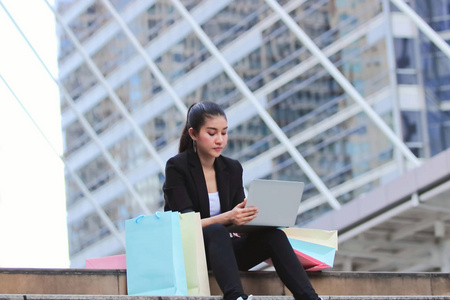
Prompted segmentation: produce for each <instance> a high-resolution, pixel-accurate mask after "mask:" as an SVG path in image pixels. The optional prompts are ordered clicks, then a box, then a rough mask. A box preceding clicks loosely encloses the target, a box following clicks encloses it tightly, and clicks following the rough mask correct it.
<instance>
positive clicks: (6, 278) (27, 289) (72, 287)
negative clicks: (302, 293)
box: [0, 269, 450, 300]
mask: <svg viewBox="0 0 450 300" xmlns="http://www.w3.org/2000/svg"><path fill="white" fill-rule="evenodd" d="M308 275H309V277H310V280H311V283H312V285H313V286H314V288H315V289H316V291H317V293H318V294H319V295H321V296H322V298H323V299H324V300H343V299H349V300H369V299H377V300H385V299H386V300H400V299H401V300H410V299H411V300H412V299H414V300H415V299H417V300H419V299H421V300H432V299H433V300H444V299H445V300H450V274H448V273H374V272H311V273H308ZM241 278H242V282H243V285H244V290H245V291H247V292H248V293H251V294H253V295H255V297H254V300H292V299H293V298H292V296H291V294H290V292H289V290H287V289H286V288H285V287H284V285H283V284H282V283H281V281H280V280H279V278H278V275H277V274H276V273H275V272H273V271H267V272H266V271H256V272H242V273H241ZM210 286H211V294H212V295H213V296H210V297H150V296H127V293H126V271H125V270H86V269H0V300H19V299H20V300H44V299H46V300H47V299H48V300H56V299H57V300H88V299H99V300H116V299H149V300H173V299H185V298H189V299H190V300H220V299H222V298H221V296H220V295H221V292H220V290H219V287H218V285H217V283H216V281H215V279H214V277H213V276H212V275H211V274H210Z"/></svg>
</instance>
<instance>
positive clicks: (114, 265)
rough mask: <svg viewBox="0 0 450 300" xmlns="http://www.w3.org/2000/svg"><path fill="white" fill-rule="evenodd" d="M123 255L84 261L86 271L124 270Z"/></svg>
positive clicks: (124, 261)
mask: <svg viewBox="0 0 450 300" xmlns="http://www.w3.org/2000/svg"><path fill="white" fill-rule="evenodd" d="M126 268H127V259H126V255H125V254H119V255H112V256H105V257H96V258H88V259H86V269H126Z"/></svg>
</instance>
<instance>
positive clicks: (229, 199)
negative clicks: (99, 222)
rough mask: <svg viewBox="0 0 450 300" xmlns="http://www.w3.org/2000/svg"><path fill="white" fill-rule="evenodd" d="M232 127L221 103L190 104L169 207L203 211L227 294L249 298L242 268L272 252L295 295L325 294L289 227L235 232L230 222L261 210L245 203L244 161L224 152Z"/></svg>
mask: <svg viewBox="0 0 450 300" xmlns="http://www.w3.org/2000/svg"><path fill="white" fill-rule="evenodd" d="M227 129H228V127H227V119H226V116H225V113H224V111H223V110H222V109H221V108H220V107H219V106H218V105H217V104H215V103H213V102H200V103H197V104H194V105H192V106H191V107H190V108H189V111H188V113H187V120H186V126H185V127H184V129H183V132H182V136H181V138H180V146H179V153H178V154H177V155H176V156H174V157H172V158H171V159H169V160H168V162H167V165H166V181H165V183H164V187H163V190H164V198H165V210H172V211H179V212H181V213H183V212H190V211H196V212H199V213H200V216H201V218H202V227H203V237H204V242H205V252H206V258H207V263H208V268H209V269H211V270H212V271H213V273H214V276H215V278H216V280H217V283H218V284H219V287H220V289H221V290H222V292H223V294H224V299H225V300H236V299H239V298H240V300H241V299H242V300H244V299H247V298H248V296H247V295H246V294H245V293H244V291H243V288H242V284H241V281H240V278H239V270H248V269H250V268H252V267H253V266H255V265H257V264H259V263H261V262H263V261H265V260H266V259H268V258H271V259H272V261H273V264H274V267H275V269H276V271H277V273H278V275H279V276H280V278H281V280H282V281H283V283H284V284H285V285H286V286H287V288H289V290H290V291H291V292H292V293H293V295H294V297H295V299H297V300H300V299H305V300H306V299H309V300H317V299H321V298H319V297H318V296H317V294H316V292H315V291H314V289H313V287H312V286H311V284H310V282H309V279H308V277H307V275H306V272H305V271H304V269H303V267H302V265H301V264H300V263H299V261H298V259H297V257H296V255H295V253H294V251H293V250H292V247H291V245H290V243H289V241H288V239H287V237H286V235H285V234H284V232H283V231H281V230H278V229H269V230H262V231H256V232H252V233H249V234H246V235H243V236H242V237H234V236H233V237H230V233H229V231H228V230H227V228H226V226H227V225H231V224H236V225H242V224H245V223H247V222H249V221H250V220H252V219H254V218H255V217H256V216H257V213H258V210H257V208H255V207H245V204H246V201H247V199H246V198H245V195H244V188H243V184H242V166H241V164H240V163H239V162H238V161H236V160H233V159H230V158H228V157H225V156H222V155H221V153H222V151H223V150H224V149H225V147H226V145H227V141H228V133H227Z"/></svg>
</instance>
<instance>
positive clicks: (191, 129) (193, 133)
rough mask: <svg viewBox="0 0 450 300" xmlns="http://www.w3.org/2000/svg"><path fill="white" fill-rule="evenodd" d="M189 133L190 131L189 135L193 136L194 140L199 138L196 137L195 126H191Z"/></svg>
mask: <svg viewBox="0 0 450 300" xmlns="http://www.w3.org/2000/svg"><path fill="white" fill-rule="evenodd" d="M188 133H189V136H190V137H191V139H192V140H193V141H195V139H196V138H197V137H196V132H195V130H194V128H192V127H191V128H189V129H188Z"/></svg>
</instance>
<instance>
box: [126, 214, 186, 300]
mask: <svg viewBox="0 0 450 300" xmlns="http://www.w3.org/2000/svg"><path fill="white" fill-rule="evenodd" d="M125 234H126V235H125V240H126V257H127V288H128V295H151V296H173V295H178V296H187V295H188V292H187V283H186V272H185V267H184V256H183V246H182V240H181V231H180V221H179V217H178V213H177V212H170V211H169V212H157V213H156V214H154V215H150V216H140V217H138V218H135V219H131V220H127V221H126V222H125Z"/></svg>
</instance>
